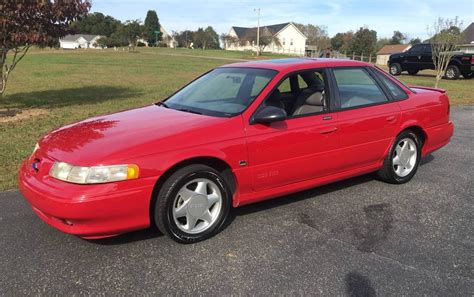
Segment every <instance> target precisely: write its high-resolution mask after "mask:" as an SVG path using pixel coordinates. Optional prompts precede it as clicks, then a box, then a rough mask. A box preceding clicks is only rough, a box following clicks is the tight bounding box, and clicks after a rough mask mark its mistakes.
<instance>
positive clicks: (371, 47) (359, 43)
mask: <svg viewBox="0 0 474 297" xmlns="http://www.w3.org/2000/svg"><path fill="white" fill-rule="evenodd" d="M376 44H377V32H376V31H374V30H369V29H368V28H363V27H361V28H359V30H358V31H357V32H356V33H355V34H354V38H353V39H352V42H351V45H350V50H351V51H352V52H355V53H357V54H364V53H365V54H375V46H376Z"/></svg>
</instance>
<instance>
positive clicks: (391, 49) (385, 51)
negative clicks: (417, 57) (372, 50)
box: [377, 44, 411, 55]
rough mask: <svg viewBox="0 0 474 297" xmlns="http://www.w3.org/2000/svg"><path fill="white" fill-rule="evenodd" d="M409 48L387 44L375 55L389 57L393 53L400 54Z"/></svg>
mask: <svg viewBox="0 0 474 297" xmlns="http://www.w3.org/2000/svg"><path fill="white" fill-rule="evenodd" d="M410 47H411V45H410V44H387V45H384V46H383V47H382V48H381V49H380V50H379V51H378V52H377V55H391V54H395V53H401V52H404V51H406V50H407V49H409V48H410Z"/></svg>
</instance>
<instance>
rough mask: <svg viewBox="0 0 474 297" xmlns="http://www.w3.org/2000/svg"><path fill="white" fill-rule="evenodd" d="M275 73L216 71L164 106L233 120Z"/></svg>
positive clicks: (254, 70)
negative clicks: (230, 117)
mask: <svg viewBox="0 0 474 297" xmlns="http://www.w3.org/2000/svg"><path fill="white" fill-rule="evenodd" d="M276 73H277V72H276V71H274V70H270V69H256V68H231V67H223V68H217V69H214V70H212V71H210V72H209V73H207V74H205V75H203V76H201V77H199V78H198V79H196V80H195V81H193V82H192V83H190V84H189V85H187V86H186V87H184V88H183V89H181V90H180V91H178V92H177V93H175V94H174V95H172V96H171V97H170V98H168V99H167V100H166V101H165V102H164V105H165V106H166V107H168V108H172V109H177V110H182V111H186V112H192V113H199V114H205V115H211V116H225V117H229V116H233V115H236V114H239V113H241V112H242V111H244V110H245V109H246V108H247V107H248V106H249V105H250V104H251V103H252V102H253V100H254V99H255V98H256V97H257V96H258V95H259V94H260V92H261V91H262V90H263V89H264V88H265V86H266V85H267V84H268V83H269V82H270V81H271V80H272V78H273V77H274V76H275V75H276Z"/></svg>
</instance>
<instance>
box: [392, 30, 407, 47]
mask: <svg viewBox="0 0 474 297" xmlns="http://www.w3.org/2000/svg"><path fill="white" fill-rule="evenodd" d="M405 39H407V37H406V35H405V34H403V33H402V32H400V31H393V36H392V38H391V39H390V44H402V43H403V41H404V40H405Z"/></svg>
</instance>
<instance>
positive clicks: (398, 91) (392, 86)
mask: <svg viewBox="0 0 474 297" xmlns="http://www.w3.org/2000/svg"><path fill="white" fill-rule="evenodd" d="M377 76H378V77H379V78H380V80H382V82H383V84H384V85H385V86H387V88H388V90H389V91H390V94H392V97H393V99H395V100H403V99H407V98H408V96H407V94H406V93H405V91H403V89H402V88H400V87H399V86H398V85H397V84H396V83H394V82H393V81H392V80H390V79H389V78H388V77H387V76H385V75H383V74H379V73H377Z"/></svg>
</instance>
